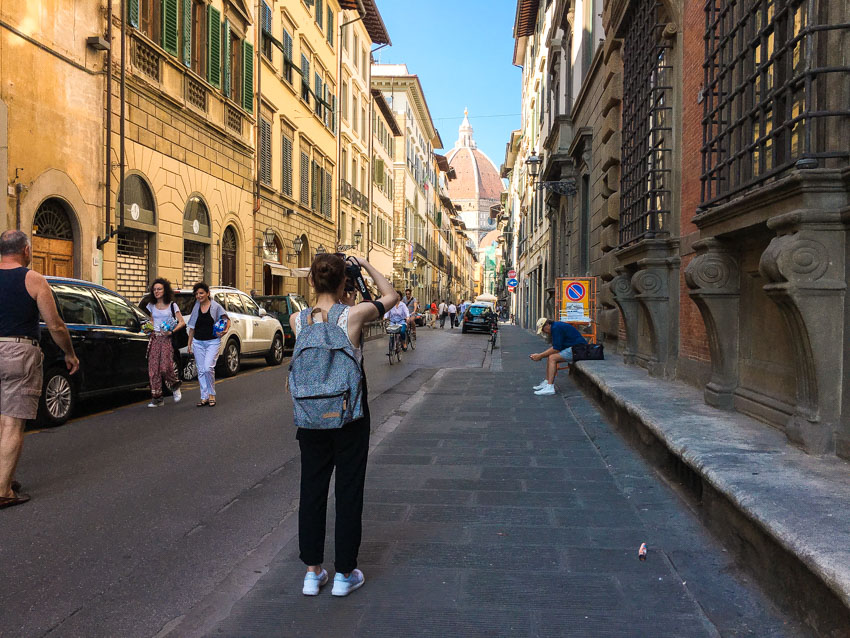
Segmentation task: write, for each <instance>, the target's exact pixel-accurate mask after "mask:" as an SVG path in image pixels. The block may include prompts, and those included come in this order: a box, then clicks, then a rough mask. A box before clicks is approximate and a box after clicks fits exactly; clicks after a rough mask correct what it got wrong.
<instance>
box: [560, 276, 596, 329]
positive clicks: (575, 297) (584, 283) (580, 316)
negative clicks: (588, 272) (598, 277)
mask: <svg viewBox="0 0 850 638" xmlns="http://www.w3.org/2000/svg"><path fill="white" fill-rule="evenodd" d="M559 281H560V284H561V290H560V293H561V294H560V295H559V298H560V302H561V303H560V307H559V308H558V314H559V319H560V320H561V321H569V322H574V323H590V322H591V318H590V295H589V294H588V291H589V290H590V286H591V280H590V279H589V278H577V279H560V280H559Z"/></svg>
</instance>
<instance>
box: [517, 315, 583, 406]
mask: <svg viewBox="0 0 850 638" xmlns="http://www.w3.org/2000/svg"><path fill="white" fill-rule="evenodd" d="M542 333H546V334H551V335H552V347H551V348H549V349H548V350H544V351H543V352H539V353H537V354H532V355H529V356H530V357H531V360H532V361H540V360H541V359H546V378H545V379H543V381H541V382H540V383H539V384H538V385H536V386H534V390H535V392H534V394H537V395H549V394H555V375H556V374H557V372H558V364H559V363H561V362H566V363H572V360H573V346H575V345H578V344H579V343H587V340H586V339H585V338H584V337H582V336H581V333H580V332H579V331H578V330H577V329H576V328H575V327H573V326H572V325H570V324H568V323H566V322H564V321H552V320H551V319H547V318H546V317H540V319H538V320H537V334H542Z"/></svg>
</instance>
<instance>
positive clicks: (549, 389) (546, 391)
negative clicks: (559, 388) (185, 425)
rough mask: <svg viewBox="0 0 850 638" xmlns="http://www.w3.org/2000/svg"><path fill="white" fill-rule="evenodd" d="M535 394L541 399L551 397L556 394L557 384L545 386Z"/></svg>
mask: <svg viewBox="0 0 850 638" xmlns="http://www.w3.org/2000/svg"><path fill="white" fill-rule="evenodd" d="M534 394H536V395H537V396H539V397H545V396H549V395H551V394H555V384H554V383H547V384H546V385H545V386H543V387H542V388H540V389H539V390H538V391H537V392H535V393H534Z"/></svg>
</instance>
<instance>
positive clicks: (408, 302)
mask: <svg viewBox="0 0 850 638" xmlns="http://www.w3.org/2000/svg"><path fill="white" fill-rule="evenodd" d="M401 303H403V304H404V305H405V306H407V311H408V312H409V313H410V316H409V317H408V318H407V330H408V335H411V334H413V333H414V332H415V331H416V320H415V319H414V317H413V315H415V314H416V313H417V312H419V300H418V299H416V297H414V296H413V291H412V290H411V289H410V288H408V289H407V290H405V291H404V297H402V298H401Z"/></svg>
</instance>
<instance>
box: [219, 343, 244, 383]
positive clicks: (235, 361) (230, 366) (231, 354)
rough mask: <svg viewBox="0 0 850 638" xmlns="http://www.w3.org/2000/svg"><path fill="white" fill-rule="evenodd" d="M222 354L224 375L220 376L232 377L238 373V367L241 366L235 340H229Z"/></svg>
mask: <svg viewBox="0 0 850 638" xmlns="http://www.w3.org/2000/svg"><path fill="white" fill-rule="evenodd" d="M222 354H223V356H222V368H223V370H222V371H223V373H224V374H223V375H222V376H225V377H232V376H233V375H235V374H236V373H237V372H239V367H240V366H241V365H242V362H241V360H240V355H239V344H238V343H237V342H236V339H231V340H230V341H228V342H227V345H226V346H224V352H223V353H222Z"/></svg>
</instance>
